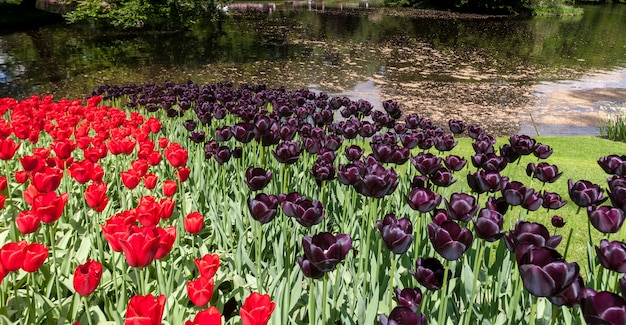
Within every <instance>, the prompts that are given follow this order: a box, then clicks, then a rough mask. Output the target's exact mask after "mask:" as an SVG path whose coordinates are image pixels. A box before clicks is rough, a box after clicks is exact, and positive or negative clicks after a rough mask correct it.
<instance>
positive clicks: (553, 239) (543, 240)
mask: <svg viewBox="0 0 626 325" xmlns="http://www.w3.org/2000/svg"><path fill="white" fill-rule="evenodd" d="M562 239H563V238H562V237H561V236H560V235H555V236H550V232H549V231H548V228H546V226H544V225H542V224H540V223H536V222H530V221H518V222H517V223H516V224H515V229H513V230H510V231H508V233H507V234H506V235H504V243H505V244H506V246H507V248H508V249H509V251H510V252H518V251H520V248H521V249H522V250H521V251H520V252H524V251H526V250H528V248H529V247H542V246H546V247H550V248H556V247H557V246H558V245H559V243H560V242H561V240H562ZM521 255H523V254H520V256H521Z"/></svg>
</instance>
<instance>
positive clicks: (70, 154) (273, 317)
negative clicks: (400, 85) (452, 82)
mask: <svg viewBox="0 0 626 325" xmlns="http://www.w3.org/2000/svg"><path fill="white" fill-rule="evenodd" d="M0 115H1V116H2V119H0V166H1V167H0V170H1V171H2V173H0V175H1V176H0V206H1V207H2V208H1V210H0V213H1V216H2V217H1V218H0V281H1V283H0V289H1V290H0V324H83V325H86V324H90V325H91V324H122V323H123V324H185V325H188V324H189V325H191V324H244V325H250V324H276V325H281V324H361V325H362V324H437V325H442V324H445V325H447V324H460V325H467V324H546V325H548V324H549V325H552V324H584V323H587V324H626V300H625V298H624V296H626V277H624V276H623V273H626V244H625V243H624V242H623V240H624V239H625V236H624V230H623V229H622V224H623V222H624V211H626V156H622V155H620V153H615V154H610V155H606V156H602V157H596V158H595V159H597V168H598V169H599V170H602V171H603V172H604V173H606V179H607V182H606V183H603V184H596V183H593V182H591V181H589V180H585V179H577V178H576V176H572V175H569V176H568V178H567V179H566V178H562V177H561V176H562V175H563V171H562V170H559V166H558V165H556V162H553V161H551V159H550V158H551V155H552V154H553V149H552V148H551V147H550V144H549V143H539V142H538V141H537V140H535V139H533V138H532V137H529V136H526V135H513V136H510V137H509V138H508V139H507V140H508V141H505V142H502V141H500V142H498V141H496V138H494V137H492V136H491V135H489V134H487V132H486V131H485V130H486V128H484V126H480V125H471V124H466V123H465V122H463V121H460V120H456V119H450V121H449V123H448V125H444V126H439V125H434V124H433V123H432V122H431V121H430V120H429V119H427V118H424V117H420V115H419V114H415V113H412V114H405V113H404V112H403V110H402V109H401V106H400V105H399V104H398V103H396V102H394V101H391V100H387V101H384V102H383V107H382V109H375V108H374V107H373V106H372V104H371V103H369V102H367V101H364V100H356V101H355V100H352V99H349V98H346V97H332V96H328V95H327V94H325V93H317V92H313V91H309V90H307V89H299V90H287V89H284V88H279V89H269V88H267V87H266V86H265V85H262V84H254V85H251V84H241V85H235V84H233V83H230V82H225V83H219V84H210V85H198V84H195V83H193V82H191V81H189V82H187V83H181V84H176V83H173V82H165V83H163V84H155V83H147V84H130V85H123V86H102V87H99V88H98V89H96V90H94V91H93V93H92V94H90V96H88V97H87V98H86V99H75V100H67V99H60V100H57V99H53V98H52V97H51V96H32V97H30V98H27V99H24V100H16V99H12V98H0ZM459 137H465V138H469V139H471V142H464V143H471V148H466V149H465V150H459V148H458V143H459V142H458V139H459ZM467 152H471V154H463V153H467ZM572 205H573V206H575V207H576V208H575V209H569V210H568V211H578V212H577V213H575V216H568V215H563V214H561V213H560V212H559V211H563V210H562V209H563V208H564V207H566V206H569V207H571V206H572ZM539 213H541V214H542V215H546V214H547V215H552V216H553V217H552V218H551V221H550V223H549V224H542V223H540V222H537V218H535V217H534V216H535V215H536V214H539ZM573 217H577V218H584V219H585V220H586V221H585V222H584V223H582V224H584V225H585V227H577V228H576V229H574V228H571V231H569V232H566V231H563V229H565V228H562V227H563V226H564V225H565V224H566V223H568V222H570V221H569V220H570V218H573ZM572 238H576V239H577V240H578V243H577V244H572V245H576V249H577V250H585V252H583V253H582V254H580V256H584V257H583V258H577V260H572V259H571V258H570V256H571V251H570V250H572V249H573V248H572V246H570V244H571V243H572V241H573V239H572ZM581 243H582V244H581Z"/></svg>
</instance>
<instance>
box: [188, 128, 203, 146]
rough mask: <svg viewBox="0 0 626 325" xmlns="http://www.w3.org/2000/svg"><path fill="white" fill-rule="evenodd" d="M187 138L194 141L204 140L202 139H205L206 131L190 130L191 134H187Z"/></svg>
mask: <svg viewBox="0 0 626 325" xmlns="http://www.w3.org/2000/svg"><path fill="white" fill-rule="evenodd" d="M189 140H191V141H193V142H194V143H200V142H204V140H206V133H205V132H204V131H203V130H200V131H191V134H190V135H189Z"/></svg>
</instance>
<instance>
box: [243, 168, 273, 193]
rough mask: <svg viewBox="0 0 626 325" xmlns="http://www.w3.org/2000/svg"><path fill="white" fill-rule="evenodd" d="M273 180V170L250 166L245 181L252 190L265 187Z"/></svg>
mask: <svg viewBox="0 0 626 325" xmlns="http://www.w3.org/2000/svg"><path fill="white" fill-rule="evenodd" d="M270 180H272V172H271V171H265V170H264V169H263V168H253V167H248V169H246V180H245V183H246V185H248V188H249V189H250V190H251V191H258V190H261V189H263V188H264V187H265V186H266V185H267V184H268V183H269V182H270Z"/></svg>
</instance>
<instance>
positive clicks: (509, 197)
mask: <svg viewBox="0 0 626 325" xmlns="http://www.w3.org/2000/svg"><path fill="white" fill-rule="evenodd" d="M501 192H502V196H503V197H504V199H505V200H506V202H507V203H508V204H510V205H512V206H516V205H521V204H522V201H524V198H525V196H526V193H527V192H528V188H527V187H526V186H524V184H522V183H520V182H518V181H512V182H506V183H505V184H504V185H503V186H502V190H501Z"/></svg>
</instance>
